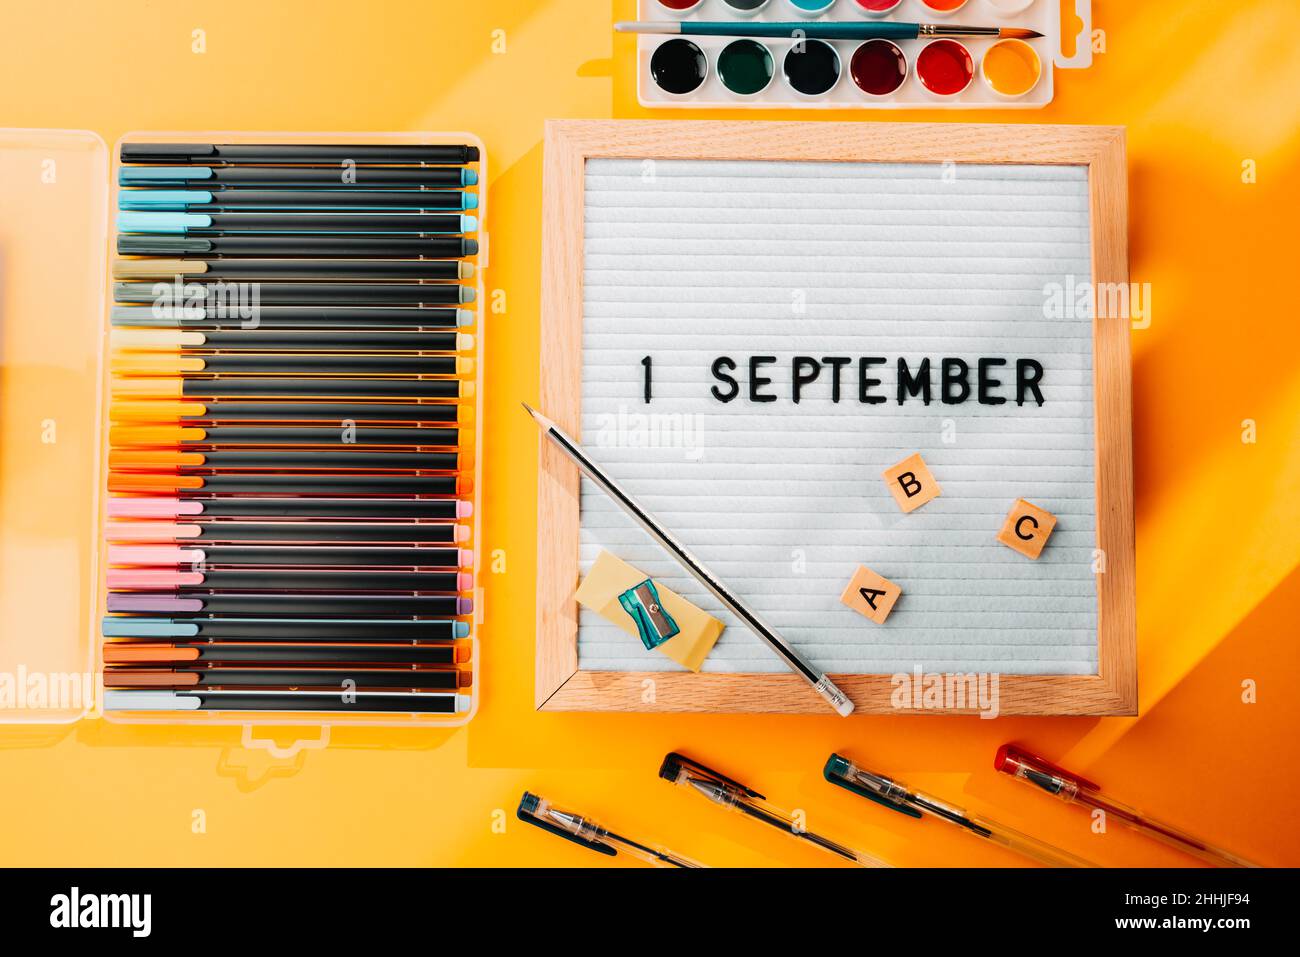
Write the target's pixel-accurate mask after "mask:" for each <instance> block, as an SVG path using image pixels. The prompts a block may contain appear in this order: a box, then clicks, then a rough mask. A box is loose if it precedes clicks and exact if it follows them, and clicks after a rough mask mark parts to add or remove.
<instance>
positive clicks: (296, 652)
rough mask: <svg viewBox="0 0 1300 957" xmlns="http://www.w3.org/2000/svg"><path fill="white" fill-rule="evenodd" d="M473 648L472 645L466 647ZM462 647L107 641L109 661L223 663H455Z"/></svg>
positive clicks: (106, 654)
mask: <svg viewBox="0 0 1300 957" xmlns="http://www.w3.org/2000/svg"><path fill="white" fill-rule="evenodd" d="M464 650H465V651H468V649H464ZM461 651H462V649H461V648H457V646H456V645H455V644H453V643H451V642H447V643H445V644H441V645H399V646H387V645H385V646H379V647H373V646H366V645H308V644H298V643H283V644H280V643H269V642H268V643H266V644H252V643H249V644H242V643H236V642H219V643H201V644H200V643H193V644H190V643H185V642H176V643H171V644H157V645H155V644H145V643H141V642H129V643H128V642H109V643H108V644H106V645H105V646H104V663H105V664H127V663H129V664H135V665H147V664H173V663H176V662H186V661H202V662H212V663H220V664H261V663H286V664H322V665H339V664H404V665H424V666H428V665H454V664H456V663H457V661H458V660H459V659H460V658H461V654H460V652H461Z"/></svg>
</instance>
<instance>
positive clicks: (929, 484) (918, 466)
mask: <svg viewBox="0 0 1300 957" xmlns="http://www.w3.org/2000/svg"><path fill="white" fill-rule="evenodd" d="M882 474H883V475H884V477H885V485H887V486H888V487H889V494H891V495H892V496H894V501H895V502H897V503H898V507H899V508H901V509H902V510H903V511H904V512H911V511H913V510H915V509H918V508H920V507H921V506H922V505H924V504H925V503H926V502H928V501H930V499H932V498H934V497H935V496H937V495H938V494H939V491H940V489H939V483H938V482H936V481H935V480H934V476H933V475H931V474H930V470H929V469H928V468H927V467H926V465H925V459H923V458H921V453H920V452H917V453H916V454H914V455H909V456H908V457H907V458H905V459H903V461H901V462H899V463H898V464H897V465H891V466H890V467H889V468H887V469H885V471H884V472H883V473H882Z"/></svg>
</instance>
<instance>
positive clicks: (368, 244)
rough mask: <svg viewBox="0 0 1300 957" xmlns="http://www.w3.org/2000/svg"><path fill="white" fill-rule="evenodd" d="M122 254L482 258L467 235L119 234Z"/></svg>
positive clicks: (205, 256)
mask: <svg viewBox="0 0 1300 957" xmlns="http://www.w3.org/2000/svg"><path fill="white" fill-rule="evenodd" d="M117 251H118V254H119V255H122V256H167V257H190V256H193V257H197V258H199V259H207V258H210V257H214V256H215V257H227V256H235V257H241V256H316V257H320V258H363V259H364V258H369V257H373V256H384V257H410V258H422V259H459V258H461V257H463V256H476V255H478V240H477V239H470V238H468V237H465V236H275V235H261V236H259V235H238V236H151V235H120V236H118V237H117Z"/></svg>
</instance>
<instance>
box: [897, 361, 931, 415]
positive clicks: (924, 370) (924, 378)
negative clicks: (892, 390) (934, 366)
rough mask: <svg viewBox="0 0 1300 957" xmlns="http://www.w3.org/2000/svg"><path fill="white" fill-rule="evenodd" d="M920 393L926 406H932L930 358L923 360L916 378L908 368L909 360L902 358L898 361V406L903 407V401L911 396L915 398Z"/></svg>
mask: <svg viewBox="0 0 1300 957" xmlns="http://www.w3.org/2000/svg"><path fill="white" fill-rule="evenodd" d="M918 393H920V394H921V395H922V397H923V399H924V401H925V404H926V405H929V404H930V358H929V356H926V358H924V359H922V360H921V367H920V368H919V369H917V370H916V375H915V377H914V376H913V375H912V373H911V372H910V371H909V370H908V368H907V360H906V359H903V358H900V359H899V360H898V404H899V405H902V404H903V400H904V399H906V398H907V397H908V396H909V395H910V396H912V397H913V398H915V397H916V396H917V394H918Z"/></svg>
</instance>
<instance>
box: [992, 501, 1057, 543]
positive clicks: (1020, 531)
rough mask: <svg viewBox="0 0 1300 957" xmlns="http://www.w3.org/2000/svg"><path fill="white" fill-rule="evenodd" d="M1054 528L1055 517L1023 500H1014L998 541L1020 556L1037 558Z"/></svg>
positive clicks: (999, 533)
mask: <svg viewBox="0 0 1300 957" xmlns="http://www.w3.org/2000/svg"><path fill="white" fill-rule="evenodd" d="M1055 527H1056V516H1055V515H1053V514H1052V513H1051V512H1048V511H1046V510H1044V509H1041V508H1039V507H1038V506H1037V505H1034V504H1032V503H1030V502H1026V501H1025V500H1024V499H1023V498H1018V499H1016V503H1015V504H1014V505H1012V506H1011V511H1009V512H1007V520H1006V521H1005V522H1003V523H1002V531H1000V532H998V541H999V542H1001V543H1002V544H1003V545H1006V546H1007V547H1008V548H1014V549H1015V550H1016V551H1018V552H1019V553H1020V554H1021V555H1027V556H1028V557H1030V558H1037V557H1038V556H1039V555H1041V554H1042V553H1043V546H1044V545H1046V544H1047V539H1048V536H1050V535H1051V534H1052V529H1054V528H1055Z"/></svg>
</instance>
